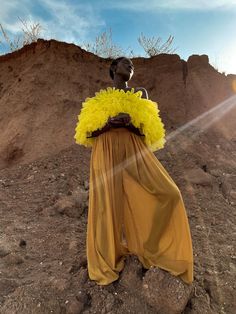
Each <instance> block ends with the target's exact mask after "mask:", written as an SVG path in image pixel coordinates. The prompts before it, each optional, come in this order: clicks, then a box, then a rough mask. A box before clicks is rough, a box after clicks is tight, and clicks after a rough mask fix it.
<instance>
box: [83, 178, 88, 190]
mask: <svg viewBox="0 0 236 314" xmlns="http://www.w3.org/2000/svg"><path fill="white" fill-rule="evenodd" d="M84 188H85V190H86V191H87V190H88V189H89V181H88V180H85V181H84Z"/></svg>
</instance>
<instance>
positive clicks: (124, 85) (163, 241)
mask: <svg viewBox="0 0 236 314" xmlns="http://www.w3.org/2000/svg"><path fill="white" fill-rule="evenodd" d="M109 71H110V77H111V78H112V80H113V85H114V86H113V87H108V88H107V90H101V91H100V92H98V93H96V95H95V96H94V97H92V98H87V99H86V100H85V102H84V103H83V108H82V110H81V113H80V115H79V116H78V118H79V121H78V124H77V127H76V135H75V139H76V142H77V143H78V144H83V145H85V146H92V153H91V161H90V184H89V210H88V225H87V239H86V252H87V260H88V274H89V278H90V279H91V280H95V281H96V283H97V284H99V285H107V284H109V283H111V282H113V281H115V280H117V279H118V278H119V273H120V272H121V271H122V269H123V268H124V263H125V258H126V256H127V255H129V254H134V255H136V256H137V257H138V259H139V260H140V262H141V263H142V265H143V267H144V268H146V269H149V268H150V267H151V266H156V267H160V268H162V269H164V270H166V271H169V272H170V273H171V274H172V275H174V276H178V277H179V278H181V279H182V280H183V281H185V282H186V283H188V284H190V283H192V281H193V251H192V240H191V233H190V228H189V223H188V218H187V214H186V210H185V206H184V202H183V199H182V195H181V192H180V190H179V188H178V187H177V185H176V184H175V182H174V181H173V179H172V178H171V177H170V175H169V174H168V172H167V171H166V170H165V168H164V167H163V165H162V164H161V163H160V162H159V161H158V159H157V158H156V156H155V155H154V154H153V152H154V151H155V150H157V149H161V148H163V146H164V143H165V139H164V134H165V130H164V125H163V123H162V121H161V118H160V117H159V109H158V105H157V103H155V102H153V101H151V100H149V99H148V93H147V91H146V89H145V88H143V87H136V88H130V87H129V86H128V81H129V80H130V79H131V78H132V76H133V74H134V65H133V63H132V61H131V60H130V59H128V58H125V57H120V58H117V59H115V60H113V61H112V63H111V65H110V70H109Z"/></svg>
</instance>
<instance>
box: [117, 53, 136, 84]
mask: <svg viewBox="0 0 236 314" xmlns="http://www.w3.org/2000/svg"><path fill="white" fill-rule="evenodd" d="M115 74H119V75H120V76H121V77H122V78H123V79H124V80H125V81H126V82H127V81H129V80H130V79H131V77H132V76H133V74H134V65H133V62H132V61H131V60H130V59H128V58H123V59H122V60H120V61H119V62H118V64H117V66H116V71H115Z"/></svg>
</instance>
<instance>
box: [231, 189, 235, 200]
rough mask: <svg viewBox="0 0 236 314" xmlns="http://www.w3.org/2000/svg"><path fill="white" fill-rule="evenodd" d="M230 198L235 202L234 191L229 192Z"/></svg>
mask: <svg viewBox="0 0 236 314" xmlns="http://www.w3.org/2000/svg"><path fill="white" fill-rule="evenodd" d="M230 197H231V198H232V199H233V200H236V191H235V190H232V191H230Z"/></svg>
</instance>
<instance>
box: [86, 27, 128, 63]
mask: <svg viewBox="0 0 236 314" xmlns="http://www.w3.org/2000/svg"><path fill="white" fill-rule="evenodd" d="M84 49H85V50H87V51H90V52H92V53H94V54H96V55H98V56H100V57H103V58H117V57H119V56H121V55H122V56H123V55H125V53H124V52H123V50H122V48H121V47H119V46H117V45H116V44H114V43H113V42H112V31H111V28H110V31H109V32H104V33H102V34H101V35H99V36H97V37H96V40H95V43H84Z"/></svg>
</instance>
